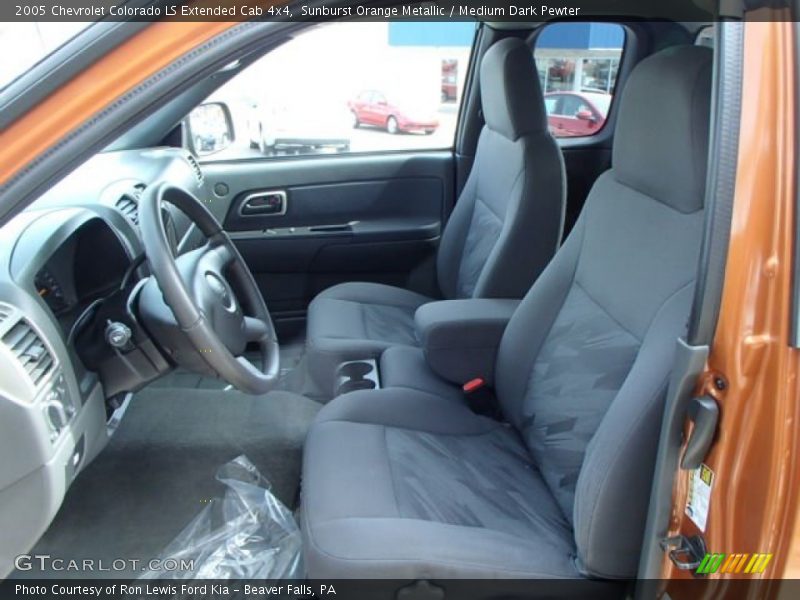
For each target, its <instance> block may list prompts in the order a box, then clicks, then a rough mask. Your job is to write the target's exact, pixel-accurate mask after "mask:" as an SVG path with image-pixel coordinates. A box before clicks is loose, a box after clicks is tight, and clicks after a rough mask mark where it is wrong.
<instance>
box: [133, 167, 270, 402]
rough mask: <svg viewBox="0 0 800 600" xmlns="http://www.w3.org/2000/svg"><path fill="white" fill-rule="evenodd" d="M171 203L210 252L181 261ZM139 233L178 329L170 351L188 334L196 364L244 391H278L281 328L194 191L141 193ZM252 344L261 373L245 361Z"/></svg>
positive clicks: (168, 187) (167, 188) (167, 187)
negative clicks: (169, 216) (168, 220)
mask: <svg viewBox="0 0 800 600" xmlns="http://www.w3.org/2000/svg"><path fill="white" fill-rule="evenodd" d="M164 202H168V203H170V204H173V205H174V206H176V207H178V208H179V209H181V210H182V211H183V212H184V213H185V214H186V216H187V217H189V219H190V220H191V221H192V222H194V224H195V225H196V226H197V227H198V229H199V230H200V231H201V232H202V233H203V234H204V235H205V236H206V238H207V242H206V243H205V244H204V245H203V246H201V247H200V248H197V249H196V250H192V251H190V252H187V253H185V254H183V255H181V256H180V257H178V258H175V256H174V255H173V252H172V248H171V246H170V243H169V241H168V239H167V234H166V230H165V227H164V213H165V212H166V211H164V210H162V205H163V203H164ZM139 228H140V230H141V234H142V241H143V243H144V247H145V252H146V254H147V260H148V262H149V264H150V269H151V271H152V274H153V277H154V278H155V281H156V283H157V284H158V288H160V291H161V296H163V302H164V304H166V306H167V307H169V309H170V310H171V313H172V315H170V316H174V321H175V324H176V325H177V326H176V327H174V329H173V330H172V331H171V332H170V333H171V334H172V335H165V336H164V337H166V338H170V337H171V338H172V340H171V342H172V343H171V344H170V345H172V346H174V345H175V337H176V336H177V337H181V334H182V335H183V336H185V338H186V339H188V341H189V343H190V347H191V349H192V350H193V352H194V353H196V355H195V356H194V357H192V358H193V360H194V361H195V364H198V363H199V364H203V363H205V365H206V366H207V367H210V368H211V370H213V371H214V372H215V373H216V374H218V375H219V376H220V377H222V378H223V379H225V380H226V381H227V382H228V383H230V384H231V385H233V386H234V387H236V388H237V389H239V390H241V391H243V392H247V393H250V394H263V393H265V392H267V391H269V390H270V389H272V388H273V387H274V385H275V383H276V382H277V380H278V376H279V374H280V359H279V353H278V341H277V336H276V335H275V328H274V326H273V324H272V319H271V318H270V316H269V311H268V310H267V306H266V304H265V303H264V299H263V297H262V296H261V292H260V291H259V289H258V286H257V285H256V282H255V280H254V279H253V276H252V274H251V273H250V270H249V269H248V268H247V265H246V264H245V262H244V259H243V258H242V256H241V255H240V254H239V251H238V250H237V249H236V246H234V244H233V242H231V239H230V238H229V237H228V235H227V234H226V233H225V231H223V229H222V226H221V225H220V224H219V222H218V221H217V219H216V218H215V217H214V215H213V214H211V212H210V211H209V210H208V209H207V208H206V207H205V206H203V204H202V203H201V202H200V200H198V199H197V198H196V197H195V196H193V195H192V194H191V193H190V192H188V191H187V190H184V189H182V188H180V187H177V186H175V185H172V184H170V183H168V182H161V183H158V184H155V185H152V186H149V187H148V189H147V190H146V191H145V193H144V194H142V197H141V200H140V203H139ZM231 282H232V283H233V284H234V285H233V286H232V285H231ZM234 289H235V290H236V292H234ZM237 293H238V296H237ZM156 295H157V294H150V298H153V297H155V296H156ZM243 307H244V308H243ZM151 312H152V311H151ZM162 312H168V311H162ZM245 312H247V313H248V314H245ZM162 320H164V319H163V318H162ZM176 332H179V333H176ZM248 342H256V343H258V345H259V347H260V350H261V357H262V363H263V364H262V366H261V368H257V367H256V366H255V365H253V363H251V362H250V361H249V360H247V359H246V358H245V357H244V356H243V355H244V351H245V348H246V346H247V343H248ZM178 345H179V344H178ZM175 354H177V352H176V353H175ZM185 355H186V353H185V352H184V353H183V356H184V357H185ZM198 356H199V357H201V358H202V360H201V361H197V357H198ZM188 362H191V361H188Z"/></svg>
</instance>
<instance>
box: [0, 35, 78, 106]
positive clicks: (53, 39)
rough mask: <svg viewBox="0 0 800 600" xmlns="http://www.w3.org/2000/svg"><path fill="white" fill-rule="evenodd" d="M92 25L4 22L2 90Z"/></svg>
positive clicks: (0, 45) (0, 52)
mask: <svg viewBox="0 0 800 600" xmlns="http://www.w3.org/2000/svg"><path fill="white" fill-rule="evenodd" d="M89 25H91V23H88V22H80V23H72V22H69V23H7V22H6V23H3V22H0V56H2V57H3V60H0V90H3V89H5V88H6V87H8V85H9V84H10V83H11V82H12V81H14V80H15V79H16V78H17V77H19V76H20V75H22V74H23V73H25V72H26V71H28V70H29V69H30V68H31V67H33V66H34V65H35V64H36V63H38V62H39V61H40V60H42V59H43V58H45V57H46V56H47V55H48V54H50V53H51V52H53V50H55V49H56V48H58V47H59V46H61V45H62V44H64V42H67V41H68V40H70V39H71V38H73V37H75V36H76V35H77V34H78V32H80V31H81V30H83V29H85V28H86V27H88V26H89Z"/></svg>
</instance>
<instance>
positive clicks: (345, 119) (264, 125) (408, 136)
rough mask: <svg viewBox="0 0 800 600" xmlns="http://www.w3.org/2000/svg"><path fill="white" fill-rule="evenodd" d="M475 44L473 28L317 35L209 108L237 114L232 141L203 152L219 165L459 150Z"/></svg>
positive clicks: (327, 30) (411, 27)
mask: <svg viewBox="0 0 800 600" xmlns="http://www.w3.org/2000/svg"><path fill="white" fill-rule="evenodd" d="M474 36H475V23H466V22H436V23H433V22H376V23H372V22H354V23H353V22H338V23H331V24H328V25H325V26H322V27H318V28H314V29H312V30H310V31H308V32H307V33H303V34H301V35H299V36H297V37H296V38H294V39H292V40H291V41H289V42H287V43H286V44H284V45H282V46H280V47H278V48H276V49H275V50H273V51H271V52H270V53H269V54H267V55H265V56H263V57H262V58H260V59H259V60H258V61H256V62H255V63H253V64H252V65H249V66H248V67H247V68H246V69H244V70H243V71H242V72H241V73H239V74H238V75H236V77H234V78H233V79H231V80H230V81H229V82H227V83H226V84H225V85H224V86H222V87H221V88H220V89H218V90H217V91H216V92H215V93H214V94H213V95H212V96H211V97H209V98H208V99H207V100H206V101H205V103H204V104H210V103H211V104H214V105H221V106H225V107H227V108H228V109H229V112H230V116H231V119H230V121H231V123H232V126H233V140H232V142H231V143H230V144H229V145H228V146H227V147H226V148H225V149H224V150H217V148H221V147H222V146H221V144H217V145H215V144H211V143H210V142H202V140H201V142H202V143H201V147H200V148H197V147H195V151H196V152H197V153H198V154H200V155H202V156H207V157H208V160H216V159H220V160H221V159H229V158H236V159H239V158H248V157H249V158H265V157H266V158H272V157H282V156H293V155H316V154H335V153H344V152H382V151H392V150H417V149H436V148H449V147H452V146H453V142H454V138H455V129H456V122H457V117H458V106H459V101H460V99H461V94H462V91H463V88H464V78H465V76H466V73H467V71H468V68H467V67H468V64H469V60H470V53H471V51H472V43H473V39H474ZM200 108H202V107H199V108H198V109H195V111H197V110H199V109H200ZM193 118H194V116H193V115H192V116H190V119H189V122H190V124H191V123H192V121H193ZM200 137H201V136H195V135H193V136H192V138H191V139H192V141H194V139H195V138H198V139H200Z"/></svg>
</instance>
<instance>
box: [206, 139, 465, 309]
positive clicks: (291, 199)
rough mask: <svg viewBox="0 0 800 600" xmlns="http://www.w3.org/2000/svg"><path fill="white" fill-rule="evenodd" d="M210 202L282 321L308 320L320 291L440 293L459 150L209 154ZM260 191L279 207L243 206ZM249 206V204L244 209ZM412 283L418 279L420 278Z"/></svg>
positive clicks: (270, 305)
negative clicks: (438, 277)
mask: <svg viewBox="0 0 800 600" xmlns="http://www.w3.org/2000/svg"><path fill="white" fill-rule="evenodd" d="M203 167H204V172H205V175H206V178H207V180H208V184H209V186H210V188H211V189H214V190H217V191H219V190H220V188H221V187H223V186H224V188H226V189H227V193H226V194H224V196H223V197H221V198H220V197H218V198H217V200H216V201H215V202H213V203H212V210H214V212H215V213H216V214H217V216H218V217H219V218H220V219H221V220H222V221H223V223H224V227H225V229H226V230H227V231H228V232H229V233H230V235H231V237H232V238H233V240H234V242H235V243H236V245H237V247H238V248H239V250H240V252H241V253H242V255H243V257H244V259H245V260H246V261H247V263H248V266H249V267H250V269H251V271H252V272H253V275H254V277H255V278H256V281H257V282H258V284H259V287H260V289H261V291H262V293H263V295H264V298H265V299H266V301H267V303H268V304H269V307H270V309H271V310H272V311H273V314H274V316H275V318H276V320H277V321H281V320H284V321H288V320H293V319H298V318H302V317H303V316H304V312H305V310H306V308H307V306H308V303H309V302H310V301H311V299H312V298H313V297H314V296H315V295H316V294H317V293H319V292H320V291H321V290H323V289H325V288H326V287H329V286H331V285H335V284H337V283H341V282H345V281H371V282H378V283H387V284H391V285H398V286H401V287H413V288H415V289H416V291H419V292H421V293H426V294H436V293H437V290H436V286H435V273H434V272H433V268H432V265H433V261H432V256H433V255H434V253H435V251H436V247H437V245H438V241H439V237H440V234H441V229H442V223H443V220H444V217H445V215H446V214H447V213H448V212H449V210H450V208H451V207H452V205H453V177H454V176H453V157H452V153H451V152H449V151H430V152H412V153H392V154H370V155H339V156H333V157H320V156H316V157H309V156H300V157H291V158H288V157H287V158H281V159H275V158H270V159H264V160H246V161H229V162H213V163H211V162H209V163H206V164H204V165H203ZM259 192H268V193H275V192H280V193H281V195H283V194H285V206H283V207H281V209H280V210H275V213H274V214H269V215H265V214H243V211H242V207H243V205H244V203H245V202H246V201H247V198H249V197H252V195H253V194H257V193H259ZM244 212H247V211H244ZM412 282H413V284H412Z"/></svg>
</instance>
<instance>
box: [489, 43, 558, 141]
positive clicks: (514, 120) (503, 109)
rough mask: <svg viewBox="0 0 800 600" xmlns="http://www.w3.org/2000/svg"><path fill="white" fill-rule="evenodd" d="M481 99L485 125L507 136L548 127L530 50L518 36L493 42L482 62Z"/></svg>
mask: <svg viewBox="0 0 800 600" xmlns="http://www.w3.org/2000/svg"><path fill="white" fill-rule="evenodd" d="M481 103H482V105H483V115H484V120H485V121H486V126H487V127H489V129H491V130H493V131H496V132H497V133H499V134H500V135H502V136H504V137H507V138H508V139H510V140H516V139H518V138H519V137H520V136H523V135H526V134H529V133H535V132H537V131H544V130H546V129H547V115H546V114H545V110H544V99H543V98H542V91H541V87H540V86H539V77H538V75H537V72H536V65H534V62H533V52H532V51H531V49H530V48H529V47H528V46H527V45H526V44H525V42H523V41H522V40H520V39H517V38H506V39H504V40H501V41H499V42H497V43H496V44H494V45H492V46H491V47H490V48H489V50H487V52H486V54H485V55H484V57H483V61H482V62H481Z"/></svg>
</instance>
